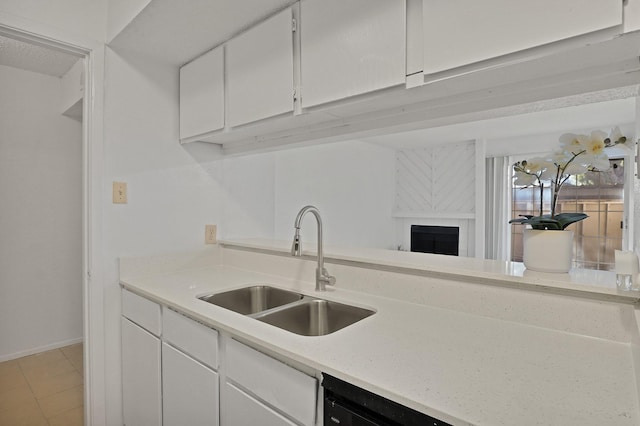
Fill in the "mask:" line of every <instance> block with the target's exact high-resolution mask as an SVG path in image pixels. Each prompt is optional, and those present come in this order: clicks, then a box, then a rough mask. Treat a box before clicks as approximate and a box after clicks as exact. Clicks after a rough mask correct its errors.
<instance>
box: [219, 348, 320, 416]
mask: <svg viewBox="0 0 640 426" xmlns="http://www.w3.org/2000/svg"><path fill="white" fill-rule="evenodd" d="M226 360H227V363H228V369H227V377H228V378H230V379H231V380H233V381H234V382H236V383H237V384H239V385H240V386H242V387H244V388H246V389H247V390H249V391H250V392H251V393H253V394H254V395H256V396H257V397H259V398H260V399H262V400H263V401H265V402H267V403H268V404H271V405H273V406H274V407H276V408H278V409H279V410H282V411H283V412H285V413H287V414H289V415H291V417H292V418H294V419H296V420H297V421H299V422H301V423H302V424H303V425H313V424H314V422H315V417H316V389H317V381H316V379H315V378H314V377H310V376H307V375H306V374H304V373H302V372H300V371H298V370H296V369H294V368H292V367H289V366H288V365H286V364H284V363H282V362H280V361H277V360H275V359H273V358H271V357H269V356H267V355H264V354H262V353H260V352H258V351H256V350H254V349H251V348H249V347H248V346H245V345H243V344H241V343H239V342H236V341H235V340H229V341H228V343H227V353H226Z"/></svg>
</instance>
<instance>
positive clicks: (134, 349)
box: [122, 317, 162, 426]
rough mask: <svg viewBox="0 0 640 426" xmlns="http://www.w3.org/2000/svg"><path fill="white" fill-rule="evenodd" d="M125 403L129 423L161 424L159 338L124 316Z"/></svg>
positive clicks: (124, 414)
mask: <svg viewBox="0 0 640 426" xmlns="http://www.w3.org/2000/svg"><path fill="white" fill-rule="evenodd" d="M122 406H123V407H122V408H123V416H124V424H125V425H126V426H149V425H161V424H162V409H161V407H162V404H161V384H160V339H158V338H157V337H155V336H154V335H152V334H151V333H148V332H147V331H145V330H143V329H142V328H140V327H138V326H137V325H135V324H134V323H132V322H131V321H129V320H128V319H126V318H124V317H123V318H122Z"/></svg>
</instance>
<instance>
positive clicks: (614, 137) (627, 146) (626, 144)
mask: <svg viewBox="0 0 640 426" xmlns="http://www.w3.org/2000/svg"><path fill="white" fill-rule="evenodd" d="M609 140H610V141H611V143H612V144H615V146H616V147H620V148H623V149H624V150H626V151H629V152H632V151H633V144H632V143H631V142H630V140H629V139H627V138H626V137H625V136H624V135H623V134H622V132H621V131H620V127H618V126H616V127H614V128H613V129H611V133H609ZM618 141H620V142H618Z"/></svg>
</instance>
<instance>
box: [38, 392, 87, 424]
mask: <svg viewBox="0 0 640 426" xmlns="http://www.w3.org/2000/svg"><path fill="white" fill-rule="evenodd" d="M82 389H83V387H82V386H76V387H75V388H71V389H68V390H66V391H62V392H58V393H55V394H53V395H50V396H46V397H44V398H40V399H38V404H40V409H41V410H42V413H43V414H44V416H45V417H46V418H51V417H53V416H55V415H57V414H60V413H62V412H64V411H69V410H71V409H72V408H78V407H82V396H83V395H82Z"/></svg>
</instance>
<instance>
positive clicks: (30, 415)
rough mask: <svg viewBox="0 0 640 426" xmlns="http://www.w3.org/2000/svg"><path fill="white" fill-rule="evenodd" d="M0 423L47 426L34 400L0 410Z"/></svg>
mask: <svg viewBox="0 0 640 426" xmlns="http://www.w3.org/2000/svg"><path fill="white" fill-rule="evenodd" d="M0 425H7V426H47V425H48V423H47V420H46V419H45V417H44V415H43V414H42V411H40V407H39V406H38V403H37V402H36V400H35V399H34V400H32V401H28V402H24V403H21V404H16V405H14V406H13V407H12V408H10V409H8V410H3V411H0Z"/></svg>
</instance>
